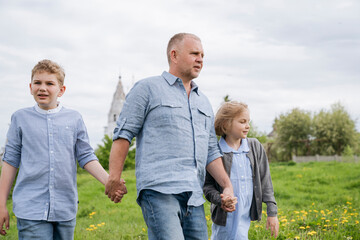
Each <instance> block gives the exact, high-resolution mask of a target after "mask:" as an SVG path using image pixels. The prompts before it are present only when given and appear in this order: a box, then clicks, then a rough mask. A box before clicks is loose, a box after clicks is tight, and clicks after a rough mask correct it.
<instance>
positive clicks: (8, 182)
mask: <svg viewBox="0 0 360 240" xmlns="http://www.w3.org/2000/svg"><path fill="white" fill-rule="evenodd" d="M16 172H17V168H15V167H13V166H11V165H10V164H8V163H6V162H3V165H2V170H1V177H0V234H1V235H6V231H5V230H4V229H3V225H4V224H5V227H6V229H9V226H10V225H9V212H8V210H7V208H6V201H7V199H8V197H9V193H10V189H11V186H12V184H13V182H14V179H15V176H16Z"/></svg>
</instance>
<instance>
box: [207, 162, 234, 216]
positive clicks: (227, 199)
mask: <svg viewBox="0 0 360 240" xmlns="http://www.w3.org/2000/svg"><path fill="white" fill-rule="evenodd" d="M206 170H207V171H208V172H209V173H210V174H211V176H212V177H213V178H214V179H215V180H216V182H217V183H218V184H219V185H220V186H221V187H222V188H223V189H224V190H223V193H222V194H221V195H220V196H221V203H222V204H221V205H222V206H221V207H222V208H223V209H224V210H225V211H228V212H232V211H234V210H235V204H236V203H237V200H236V198H235V197H234V190H233V187H232V184H231V181H230V178H229V176H228V175H227V173H226V171H225V169H224V165H223V163H222V161H221V158H217V159H215V160H214V161H212V162H211V163H209V164H208V165H207V167H206Z"/></svg>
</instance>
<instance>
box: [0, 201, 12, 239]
mask: <svg viewBox="0 0 360 240" xmlns="http://www.w3.org/2000/svg"><path fill="white" fill-rule="evenodd" d="M9 219H10V217H9V212H8V210H7V209H6V207H5V208H2V209H0V235H3V236H5V235H6V231H5V229H3V225H4V224H5V228H6V230H9Z"/></svg>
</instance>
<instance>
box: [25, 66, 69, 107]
mask: <svg viewBox="0 0 360 240" xmlns="http://www.w3.org/2000/svg"><path fill="white" fill-rule="evenodd" d="M65 89H66V88H65V86H60V84H59V82H58V80H57V77H56V75H55V74H51V73H47V72H40V73H35V74H34V77H33V79H32V81H31V83H30V92H31V95H33V96H34V99H35V101H36V102H37V104H38V105H39V107H40V108H41V109H44V110H50V109H53V108H56V107H57V98H58V97H61V96H62V95H63V94H64V92H65Z"/></svg>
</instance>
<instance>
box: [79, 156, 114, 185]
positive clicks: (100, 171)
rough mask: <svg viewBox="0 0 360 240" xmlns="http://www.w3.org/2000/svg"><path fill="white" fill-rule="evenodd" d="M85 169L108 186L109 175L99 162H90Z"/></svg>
mask: <svg viewBox="0 0 360 240" xmlns="http://www.w3.org/2000/svg"><path fill="white" fill-rule="evenodd" d="M84 169H85V170H86V171H88V173H90V174H91V175H92V176H93V177H94V178H96V179H97V180H98V181H99V182H101V183H102V184H103V185H105V184H106V182H107V180H108V177H109V174H108V173H107V172H106V171H105V169H104V168H103V167H102V166H101V164H100V163H99V162H98V161H96V160H94V161H90V162H88V163H87V164H85V166H84Z"/></svg>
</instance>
